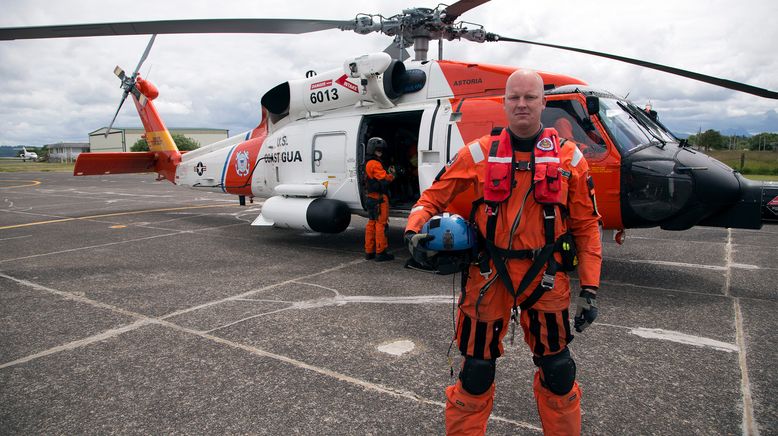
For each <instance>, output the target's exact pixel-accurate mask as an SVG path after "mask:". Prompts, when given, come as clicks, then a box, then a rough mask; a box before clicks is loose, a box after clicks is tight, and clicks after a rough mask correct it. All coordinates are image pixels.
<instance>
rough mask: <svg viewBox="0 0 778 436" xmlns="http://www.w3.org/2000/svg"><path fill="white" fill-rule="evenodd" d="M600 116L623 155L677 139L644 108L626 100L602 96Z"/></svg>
mask: <svg viewBox="0 0 778 436" xmlns="http://www.w3.org/2000/svg"><path fill="white" fill-rule="evenodd" d="M598 116H599V117H600V121H602V123H603V124H604V125H605V128H606V129H607V130H608V132H609V134H610V136H611V138H613V140H614V142H615V143H616V146H617V147H618V148H619V151H620V152H621V154H622V155H623V154H625V153H628V152H630V151H632V150H634V149H636V148H638V147H641V146H644V145H648V144H655V145H665V144H666V143H667V142H675V141H676V139H675V138H674V137H673V135H672V134H671V133H670V132H668V131H667V130H665V129H664V128H663V127H662V126H660V125H659V124H657V123H656V122H654V121H653V120H652V119H651V118H650V117H649V116H648V115H647V114H646V113H645V112H644V111H643V110H642V109H639V108H638V107H637V106H635V105H634V104H632V103H630V102H628V101H625V100H616V99H612V98H600V112H599V114H598Z"/></svg>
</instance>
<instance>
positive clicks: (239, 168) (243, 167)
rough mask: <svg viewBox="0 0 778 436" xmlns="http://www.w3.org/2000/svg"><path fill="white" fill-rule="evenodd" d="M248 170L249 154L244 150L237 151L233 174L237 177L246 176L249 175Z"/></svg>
mask: <svg viewBox="0 0 778 436" xmlns="http://www.w3.org/2000/svg"><path fill="white" fill-rule="evenodd" d="M249 169H250V168H249V152H248V151H245V150H244V151H239V152H238V154H237V156H236V158H235V172H237V173H238V175H239V176H247V175H249Z"/></svg>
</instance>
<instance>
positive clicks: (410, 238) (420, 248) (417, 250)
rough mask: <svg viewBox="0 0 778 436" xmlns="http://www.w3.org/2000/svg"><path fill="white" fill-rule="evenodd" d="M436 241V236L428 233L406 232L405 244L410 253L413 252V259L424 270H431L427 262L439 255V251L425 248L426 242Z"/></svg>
mask: <svg viewBox="0 0 778 436" xmlns="http://www.w3.org/2000/svg"><path fill="white" fill-rule="evenodd" d="M433 239H435V236H433V235H429V234H427V233H416V232H414V231H411V230H409V231H407V232H405V242H406V243H407V244H408V251H410V252H411V257H413V260H415V261H416V263H418V264H419V265H421V266H422V267H424V268H429V267H430V264H429V262H427V260H428V259H429V258H430V257H432V256H434V255H435V254H437V251H432V250H427V249H426V248H424V242H427V241H431V240H433Z"/></svg>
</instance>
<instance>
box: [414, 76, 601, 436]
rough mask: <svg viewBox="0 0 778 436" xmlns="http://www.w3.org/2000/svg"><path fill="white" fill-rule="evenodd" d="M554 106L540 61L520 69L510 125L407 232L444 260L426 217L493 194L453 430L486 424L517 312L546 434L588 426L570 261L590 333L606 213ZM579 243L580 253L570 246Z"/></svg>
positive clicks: (480, 430)
mask: <svg viewBox="0 0 778 436" xmlns="http://www.w3.org/2000/svg"><path fill="white" fill-rule="evenodd" d="M544 108H545V97H544V95H543V80H542V78H541V77H540V76H539V75H538V74H537V73H535V72H534V71H530V70H518V71H516V72H514V73H513V74H512V75H511V76H510V77H509V78H508V81H507V83H506V86H505V103H504V109H505V114H506V116H507V119H508V128H507V129H505V130H502V131H497V132H492V135H493V136H485V137H483V138H481V139H480V140H478V141H477V142H474V143H472V144H469V145H468V146H466V147H464V148H462V149H461V150H460V151H459V153H457V155H456V156H454V158H453V159H452V160H451V162H449V163H448V164H447V165H446V167H445V168H444V170H443V171H442V172H441V173H440V175H439V176H438V177H437V178H436V181H435V182H434V183H433V184H432V185H431V186H430V187H429V188H428V189H427V190H426V191H424V193H422V195H421V198H420V199H419V201H418V203H416V205H415V206H414V207H413V209H412V211H411V215H410V216H409V219H408V226H407V228H406V233H405V239H406V241H407V242H408V246H409V249H410V250H411V253H412V254H413V257H414V259H422V260H423V259H424V258H425V256H427V257H426V258H427V259H434V257H429V253H428V252H426V250H425V249H424V244H425V242H426V241H427V240H429V236H428V235H425V234H419V233H418V232H419V231H420V230H421V229H422V226H423V225H424V223H425V222H427V221H428V220H429V219H430V217H432V216H433V215H435V214H437V213H439V212H441V211H443V210H444V209H445V208H446V206H447V205H448V203H449V202H450V201H451V200H452V199H453V198H454V197H455V196H456V195H457V194H459V193H461V192H463V191H465V190H468V189H475V191H476V192H477V194H479V196H481V195H483V197H482V200H479V201H476V202H475V203H474V208H473V209H474V210H473V212H472V215H471V219H470V220H471V221H472V222H473V223H474V224H475V225H476V227H477V230H478V232H479V233H480V235H481V237H480V239H481V242H480V243H479V250H480V253H479V256H478V260H477V261H476V262H473V263H472V264H471V265H470V267H469V269H467V270H466V271H465V272H464V273H463V274H466V275H467V283H466V285H465V287H464V289H463V291H464V292H463V294H462V296H461V298H460V300H459V313H458V320H457V329H456V339H457V342H458V346H459V349H460V351H461V353H462V355H463V356H464V360H463V363H462V368H461V370H460V373H459V379H458V380H457V382H456V384H455V385H453V386H449V387H448V388H447V389H446V397H447V402H446V412H445V413H446V433H447V434H449V435H453V434H463V435H465V434H466V435H478V434H484V433H485V432H486V424H487V420H488V418H489V415H490V414H491V411H492V403H493V399H494V391H495V386H494V375H495V364H496V359H497V358H498V357H499V356H500V355H502V353H503V351H504V350H503V344H502V340H503V338H504V337H505V334H506V332H507V331H508V329H509V327H510V325H509V324H510V323H511V322H517V321H516V319H517V315H518V319H519V322H520V324H521V327H522V329H523V331H524V340H525V342H526V343H527V345H528V346H529V348H530V350H531V351H532V354H533V363H534V364H535V365H536V366H537V367H538V369H537V371H536V373H535V379H534V393H535V399H536V402H537V408H538V412H539V415H540V419H541V422H542V425H543V431H544V433H545V434H549V435H577V434H580V431H581V409H580V401H581V390H580V388H579V387H578V383H577V382H576V381H575V373H576V365H575V362H574V361H573V358H572V356H571V354H570V351H569V350H568V344H569V343H570V341H571V340H572V339H573V335H572V334H571V331H570V330H571V329H570V322H569V313H568V307H569V306H570V281H569V278H568V275H567V273H566V272H565V271H569V270H571V269H572V267H571V265H574V264H578V274H579V278H580V285H581V290H580V293H579V294H578V295H579V296H578V298H577V303H578V304H577V311H576V314H575V316H574V327H575V329H576V330H577V331H579V332H581V331H583V329H585V328H586V327H588V326H589V325H590V324H591V323H592V322H593V321H594V319H595V318H596V317H597V305H596V292H597V289H598V286H599V283H600V266H601V262H602V253H601V245H600V232H599V227H598V223H599V220H600V216H599V214H598V212H597V209H596V204H595V201H594V184H593V182H592V180H591V178H590V176H589V171H588V164H587V162H586V160H585V159H584V158H583V155H582V154H581V152H580V151H579V150H578V148H577V147H576V146H575V144H574V143H572V142H571V141H565V140H563V139H559V138H558V136H557V134H556V131H555V130H554V129H544V128H543V126H542V125H541V122H540V115H541V112H542V111H543V109H544ZM573 242H574V245H575V247H577V255H576V256H572V257H571V254H572V253H573V251H571V250H570V248H571V247H572V246H573ZM509 288H510V289H509ZM518 308H521V310H520V311H519V310H518Z"/></svg>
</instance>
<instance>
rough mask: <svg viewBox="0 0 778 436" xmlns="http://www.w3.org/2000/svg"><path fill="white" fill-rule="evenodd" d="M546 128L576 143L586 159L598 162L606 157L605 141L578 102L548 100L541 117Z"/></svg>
mask: <svg viewBox="0 0 778 436" xmlns="http://www.w3.org/2000/svg"><path fill="white" fill-rule="evenodd" d="M541 122H542V123H543V126H545V127H553V128H555V129H556V130H557V132H558V133H559V137H560V138H564V139H568V140H571V141H575V142H576V143H577V144H578V147H579V148H580V150H581V152H582V153H583V155H584V157H586V159H587V160H589V161H597V160H600V159H602V158H604V157H605V156H606V154H607V153H606V151H607V146H606V144H605V140H604V139H603V138H602V136H600V134H599V133H598V132H597V129H596V128H595V126H594V123H592V120H590V119H589V116H588V114H587V113H586V110H585V109H584V108H583V106H582V105H581V104H580V103H579V102H578V101H577V100H550V99H549V100H548V101H547V102H546V109H545V110H544V111H543V114H542V115H541Z"/></svg>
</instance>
